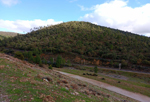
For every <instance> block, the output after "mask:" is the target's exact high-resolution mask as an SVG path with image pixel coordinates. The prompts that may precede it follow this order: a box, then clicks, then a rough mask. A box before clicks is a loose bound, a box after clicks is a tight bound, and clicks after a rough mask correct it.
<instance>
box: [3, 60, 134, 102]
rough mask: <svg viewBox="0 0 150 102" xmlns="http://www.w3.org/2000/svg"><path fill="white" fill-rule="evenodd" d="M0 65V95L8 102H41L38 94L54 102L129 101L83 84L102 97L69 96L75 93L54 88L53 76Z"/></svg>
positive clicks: (56, 86)
mask: <svg viewBox="0 0 150 102" xmlns="http://www.w3.org/2000/svg"><path fill="white" fill-rule="evenodd" d="M1 65H4V66H5V67H4V68H1V69H0V91H1V92H2V93H3V94H5V95H8V98H9V99H10V102H19V101H20V102H43V100H44V99H45V97H44V98H41V95H42V94H44V95H45V96H48V95H50V96H51V97H52V100H53V101H55V102H80V101H83V100H84V101H85V102H99V101H101V102H109V101H111V102H118V100H116V99H115V98H113V97H117V98H119V99H120V97H121V99H122V100H123V99H124V100H125V99H129V98H127V97H124V96H122V95H119V94H116V93H113V92H110V91H108V90H105V89H102V88H99V87H96V86H91V85H90V84H87V83H84V82H80V83H82V84H86V85H87V87H89V88H94V89H95V90H99V91H100V92H102V93H103V94H104V95H103V96H100V97H97V96H94V95H86V94H85V93H82V92H78V93H79V95H73V94H71V93H73V92H74V91H77V90H73V89H69V90H68V89H66V88H65V87H64V86H61V85H58V84H57V81H58V80H61V79H62V78H59V77H58V76H57V75H56V73H54V72H51V70H49V69H47V70H40V69H34V68H33V69H31V68H29V67H27V66H23V65H22V64H21V63H15V62H11V61H8V60H6V59H2V58H0V66H1ZM50 72H51V73H50ZM37 74H40V75H41V76H47V77H50V78H52V79H53V82H48V83H46V82H44V81H43V80H42V79H41V78H39V77H37ZM55 75H56V76H55ZM65 79H66V80H71V82H69V81H68V82H69V83H72V84H75V83H77V82H79V81H78V80H72V79H69V78H68V79H67V78H65ZM105 94H111V95H113V97H110V98H108V97H106V96H105ZM130 100H132V99H130ZM2 101H3V100H2ZM132 101H133V100H132Z"/></svg>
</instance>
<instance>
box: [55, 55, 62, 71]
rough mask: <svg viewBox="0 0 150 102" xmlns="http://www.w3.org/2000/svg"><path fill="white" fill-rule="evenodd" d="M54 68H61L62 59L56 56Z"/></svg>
mask: <svg viewBox="0 0 150 102" xmlns="http://www.w3.org/2000/svg"><path fill="white" fill-rule="evenodd" d="M56 67H57V68H60V67H62V57H61V56H60V55H58V57H57V60H56Z"/></svg>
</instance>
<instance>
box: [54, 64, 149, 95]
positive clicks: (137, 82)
mask: <svg viewBox="0 0 150 102" xmlns="http://www.w3.org/2000/svg"><path fill="white" fill-rule="evenodd" d="M85 69H86V70H81V69H78V70H77V68H76V69H75V70H72V69H69V68H61V69H56V70H59V71H63V72H67V73H71V74H75V75H79V76H82V77H86V78H90V79H94V80H98V81H101V82H104V83H108V84H110V85H113V86H116V87H120V88H122V89H125V90H128V91H131V92H136V93H140V94H143V95H147V96H149V97H150V75H149V74H139V73H134V72H123V71H115V70H111V69H99V70H98V74H97V75H98V77H95V76H91V75H85V74H83V73H88V74H93V73H92V72H91V70H92V69H93V67H85ZM89 72H90V73H89ZM121 76H123V78H122V79H121V78H120V77H121ZM124 77H125V79H124Z"/></svg>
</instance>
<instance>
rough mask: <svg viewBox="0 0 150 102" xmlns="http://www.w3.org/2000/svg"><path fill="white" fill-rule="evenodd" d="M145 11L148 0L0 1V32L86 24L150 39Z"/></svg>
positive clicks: (149, 22)
mask: <svg viewBox="0 0 150 102" xmlns="http://www.w3.org/2000/svg"><path fill="white" fill-rule="evenodd" d="M149 10H150V1H149V0H0V31H12V32H19V33H23V32H29V31H30V28H33V27H38V26H47V25H54V24H59V23H62V22H67V21H88V22H91V23H94V24H97V25H101V26H107V27H111V28H115V29H120V30H125V31H129V32H133V33H137V34H140V35H146V36H150V29H149V27H150V12H149Z"/></svg>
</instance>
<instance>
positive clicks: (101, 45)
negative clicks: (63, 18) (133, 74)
mask: <svg viewBox="0 0 150 102" xmlns="http://www.w3.org/2000/svg"><path fill="white" fill-rule="evenodd" d="M0 46H1V47H6V48H14V49H18V50H24V51H25V50H27V51H33V50H35V49H38V50H41V51H42V52H43V53H44V54H47V53H52V54H62V53H65V54H66V55H68V58H70V57H69V56H78V57H80V59H81V60H80V61H78V63H79V62H81V61H82V60H85V62H86V63H87V64H92V63H93V64H95V65H104V66H112V67H118V63H122V67H124V68H130V69H132V68H137V66H136V67H135V66H133V65H139V67H138V69H140V68H141V66H150V53H149V51H150V38H148V37H145V36H140V35H136V34H133V33H130V32H125V31H120V30H117V29H112V28H107V27H103V26H98V25H94V24H91V23H89V22H78V21H72V22H66V23H61V24H58V25H52V26H48V27H39V28H35V29H34V30H33V31H32V32H30V33H28V34H26V35H18V36H16V37H14V38H8V39H5V40H3V41H1V42H0ZM70 60H71V59H70ZM91 60H92V61H91ZM93 60H96V62H98V63H96V62H95V63H94V62H93ZM72 61H75V60H72ZM89 61H91V62H89ZM142 68H143V67H142ZM144 68H146V67H144Z"/></svg>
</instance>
